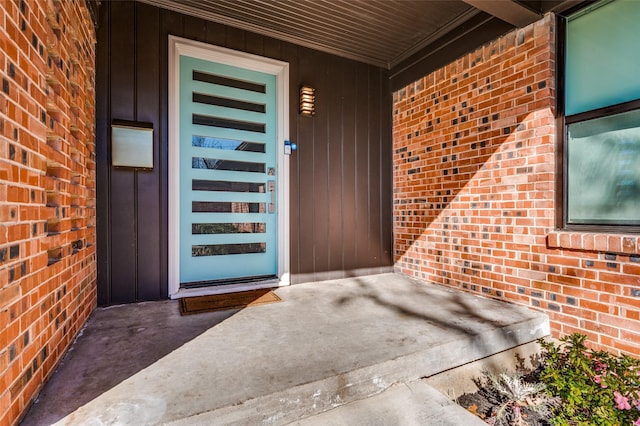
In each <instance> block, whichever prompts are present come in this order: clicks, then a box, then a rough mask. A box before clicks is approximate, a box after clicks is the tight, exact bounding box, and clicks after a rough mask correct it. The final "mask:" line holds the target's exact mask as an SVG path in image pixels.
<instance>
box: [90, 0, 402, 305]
mask: <svg viewBox="0 0 640 426" xmlns="http://www.w3.org/2000/svg"><path fill="white" fill-rule="evenodd" d="M169 34H171V35H176V36H180V37H185V38H189V39H193V40H198V41H203V42H207V43H210V44H215V45H218V46H223V47H227V48H231V49H236V50H240V51H245V52H249V53H253V54H257V55H261V56H266V57H270V58H274V59H278V60H282V61H286V62H288V63H289V64H290V96H291V99H290V107H291V110H290V137H291V140H292V141H293V142H296V143H297V144H298V147H299V149H298V151H297V152H295V153H294V154H293V155H292V156H291V158H290V161H291V163H290V164H291V182H290V188H291V221H290V240H291V259H290V260H291V266H290V270H291V274H292V282H293V283H299V282H306V281H315V280H323V279H330V278H340V277H346V276H353V275H363V274H368V273H378V272H383V271H387V270H389V267H390V266H391V265H392V255H391V252H392V234H391V233H392V219H391V211H392V206H391V196H392V194H391V190H392V189H391V92H390V86H389V75H388V71H387V70H384V69H381V68H377V67H374V66H369V65H365V64H362V63H358V62H355V61H352V60H348V59H344V58H340V57H337V56H332V55H329V54H326V53H322V52H318V51H314V50H311V49H308V48H304V47H300V46H296V45H293V44H290V43H286V42H282V41H279V40H275V39H271V38H268V37H264V36H261V35H257V34H253V33H250V32H246V31H242V30H238V29H236V28H231V27H227V26H224V25H221V24H218V23H215V22H208V21H204V20H201V19H198V18H195V17H191V16H185V15H181V14H179V13H175V12H171V11H167V10H163V9H158V8H155V7H153V6H149V5H146V4H142V3H134V2H122V1H119V2H103V3H102V5H101V7H100V14H99V28H98V58H97V94H98V99H97V121H98V122H97V167H98V170H97V185H98V235H99V240H98V258H99V259H98V262H99V270H98V289H99V303H100V304H101V305H108V304H117V303H127V302H134V301H142V300H156V299H163V298H166V297H167V248H168V247H167V244H168V243H167V211H168V206H167V191H168V174H167V167H168V166H167V149H168V145H167V118H168V112H167V101H168V99H167V98H168V96H167V73H168V70H167V68H168V62H167V60H168V56H167V55H168V35H169ZM302 84H309V85H311V86H313V87H315V88H316V99H317V101H316V111H317V113H316V115H315V116H314V117H313V118H308V117H301V116H299V115H298V113H297V106H298V100H297V93H298V88H299V87H300V85H302ZM112 120H131V121H140V122H147V123H152V124H153V126H154V146H155V151H154V164H155V167H154V169H153V170H150V171H142V170H138V171H134V170H130V169H118V168H113V167H111V166H110V160H111V159H110V152H111V147H110V124H111V122H112Z"/></svg>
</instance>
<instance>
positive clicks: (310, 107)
mask: <svg viewBox="0 0 640 426" xmlns="http://www.w3.org/2000/svg"><path fill="white" fill-rule="evenodd" d="M315 113H316V89H314V88H313V87H311V86H302V87H300V115H304V116H306V117H311V116H313V115H314V114H315Z"/></svg>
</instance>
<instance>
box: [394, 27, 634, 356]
mask: <svg viewBox="0 0 640 426" xmlns="http://www.w3.org/2000/svg"><path fill="white" fill-rule="evenodd" d="M553 25H554V23H553V19H551V18H550V17H546V18H545V19H543V20H541V21H539V22H538V23H536V24H533V25H531V26H529V27H527V28H525V29H523V30H520V31H522V32H523V34H528V35H527V39H526V40H527V41H526V42H525V43H524V44H521V45H519V46H516V45H515V43H516V39H517V38H516V36H515V34H516V31H518V30H515V31H512V32H511V33H509V34H507V35H506V36H504V37H502V38H501V39H499V40H495V41H493V42H490V43H488V44H487V45H485V46H484V47H483V48H480V49H478V50H476V51H474V52H471V53H469V54H467V55H465V56H463V57H462V58H460V59H459V60H457V61H455V62H454V63H452V64H449V65H446V66H444V67H443V68H441V69H439V70H437V71H435V72H433V73H431V74H429V75H428V76H425V77H424V78H423V79H422V80H420V83H421V84H420V85H417V84H416V85H414V84H411V85H408V86H407V87H406V88H405V89H404V93H405V94H404V95H401V94H400V92H397V93H396V94H394V110H397V111H398V112H399V113H398V114H396V115H394V123H393V125H394V150H396V149H398V148H401V147H405V146H406V147H407V148H408V149H409V150H411V151H413V152H415V153H418V154H416V155H417V156H418V161H415V162H414V163H415V164H414V163H411V164H409V162H408V161H407V158H402V157H400V156H397V155H394V160H393V161H394V163H393V164H394V174H393V180H394V201H396V202H400V201H407V200H409V201H410V200H413V199H415V198H426V199H427V200H428V201H427V203H426V205H420V204H417V203H409V204H399V203H398V204H395V205H394V210H393V214H394V218H395V219H396V220H395V221H394V234H395V239H394V244H395V245H394V250H395V253H394V258H395V259H397V260H398V262H397V264H396V270H397V271H398V272H401V273H406V274H409V275H412V276H416V277H419V278H421V279H427V280H432V281H434V282H439V283H442V284H444V285H450V286H453V287H455V288H458V289H464V286H463V284H466V287H467V288H468V289H469V290H467V291H471V290H470V286H471V285H475V286H477V287H478V288H479V287H480V286H484V287H488V288H490V290H491V295H492V297H497V296H496V291H501V292H502V296H500V298H501V299H503V300H508V301H511V302H514V303H519V304H522V305H525V306H530V305H529V304H530V302H531V300H534V299H535V298H532V297H530V294H531V292H532V291H534V292H535V291H538V292H542V293H544V297H545V298H548V297H550V295H551V294H554V295H555V298H556V299H555V301H550V300H541V305H542V306H541V307H540V309H542V310H544V311H545V312H546V313H547V314H548V315H549V316H550V319H551V329H552V332H553V335H554V336H555V337H559V336H560V335H562V334H568V333H572V332H583V333H585V334H587V335H588V336H589V344H590V345H592V346H594V347H595V346H597V347H599V348H603V349H607V350H610V351H612V352H614V353H615V352H619V351H627V352H628V351H629V348H630V346H629V344H628V343H626V341H624V340H622V339H620V338H619V336H620V333H622V332H632V333H640V331H638V330H637V329H636V328H637V327H640V326H637V323H638V317H639V316H640V308H639V309H637V310H636V309H632V308H634V307H635V306H637V305H638V304H639V303H640V299H635V298H634V297H630V296H631V293H630V290H629V289H630V288H634V289H636V288H640V281H639V280H640V266H638V264H637V263H634V262H631V261H630V260H629V258H628V256H627V257H625V256H620V255H618V256H617V258H616V259H613V260H612V259H610V258H608V257H607V258H605V256H604V254H605V253H618V254H619V253H626V254H627V255H629V254H632V253H634V250H636V252H637V250H638V249H639V247H638V238H637V237H636V236H630V235H617V234H595V233H584V232H566V231H557V230H555V229H554V227H555V226H556V224H555V215H556V211H555V208H556V205H555V189H556V186H555V184H556V181H558V179H559V177H558V176H556V168H557V166H558V165H557V164H556V162H555V152H556V140H557V139H558V137H559V136H560V134H561V132H562V129H561V128H558V127H557V126H556V121H555V116H554V114H555V111H554V105H555V100H554V96H555V51H554V49H555V40H554V36H553V34H554V33H555V28H553ZM534 27H535V30H534ZM492 51H495V53H493V54H491V53H490V52H492ZM472 64H474V65H472ZM465 76H466V77H465ZM454 78H455V79H457V84H453V83H452V81H453V79H454ZM487 79H488V81H490V82H491V84H492V89H491V90H483V91H482V93H481V92H480V90H479V89H478V88H472V87H471V84H472V83H475V82H479V83H480V84H481V85H484V84H486V83H484V82H485V81H487ZM542 81H544V82H545V83H546V85H545V86H546V87H543V88H541V87H539V86H538V83H539V82H542ZM527 87H531V92H530V93H527ZM411 91H413V92H411ZM409 92H411V93H412V94H411V95H410V96H411V99H412V100H411V101H409V100H408V98H407V95H406V93H409ZM445 94H446V95H448V97H449V100H448V101H446V102H445V101H443V100H442V98H443V97H444V95H445ZM432 95H436V96H437V97H438V99H440V100H441V102H440V103H439V104H435V103H434V102H433V100H432ZM462 102H466V107H462V105H461V103H462ZM418 105H420V106H421V109H419V110H418V109H416V106H418ZM453 106H455V107H456V110H455V111H452V107H453ZM469 107H473V108H474V112H473V113H467V112H465V108H469ZM426 108H429V113H426ZM411 109H413V110H414V111H413V113H410V111H411ZM494 114H495V117H494ZM462 116H466V118H467V120H466V121H465V122H462V121H461V119H460V117H462ZM437 117H439V118H440V119H441V122H440V124H438V125H437V126H436V125H435V124H434V125H433V127H434V129H433V131H431V132H421V133H420V135H419V136H418V137H413V138H412V139H411V141H410V145H408V144H407V140H406V134H407V133H408V132H409V131H411V132H415V131H420V130H423V129H424V128H425V127H426V125H427V124H426V123H428V121H433V122H434V123H435V119H436V118H437ZM452 120H458V123H457V124H453V123H452ZM518 126H519V127H518ZM505 129H506V130H505ZM453 141H456V146H453V144H452V142H453ZM445 143H446V147H443V144H445ZM482 144H483V145H484V146H482ZM427 147H429V148H430V150H429V151H428V152H427V151H426V149H427ZM454 155H455V160H454V159H453V156H454ZM445 156H446V157H447V158H446V161H445V158H444V157H445ZM417 164H420V167H423V171H422V172H421V173H416V174H414V175H407V172H408V170H409V169H411V168H413V167H414V166H415V165H417ZM424 168H426V169H428V170H424ZM454 169H457V171H458V173H457V174H453V170H454ZM444 170H447V175H444ZM446 190H449V191H451V193H450V194H446V195H445V193H446ZM438 193H439V194H438ZM445 196H446V197H447V201H446V202H445V201H444V197H445ZM438 204H440V208H438V207H436V206H437V205H438ZM408 212H411V213H414V212H416V213H418V214H420V213H423V215H421V216H417V215H416V216H413V215H408ZM446 218H448V221H446ZM453 218H457V220H458V222H457V223H455V222H453ZM463 219H464V220H465V222H463ZM445 223H446V224H447V228H444V226H443V225H444V224H445ZM454 224H455V225H456V227H457V229H454V228H453V225H454ZM497 228H499V229H497ZM445 239H447V240H446V241H447V242H445ZM456 246H458V248H454V247H456ZM418 247H428V250H422V249H421V248H418ZM465 249H466V251H464V250H465ZM411 260H413V261H414V263H410V261H411ZM443 273H446V274H447V279H443V277H442V274H443ZM521 289H523V291H522V292H521ZM479 291H480V290H479V289H478V290H477V292H479ZM572 299H573V300H572ZM569 301H571V303H569ZM548 303H556V304H559V305H561V310H562V311H561V312H557V311H555V310H549V309H548ZM601 319H602V321H601ZM634 324H636V325H634ZM624 345H627V346H624Z"/></svg>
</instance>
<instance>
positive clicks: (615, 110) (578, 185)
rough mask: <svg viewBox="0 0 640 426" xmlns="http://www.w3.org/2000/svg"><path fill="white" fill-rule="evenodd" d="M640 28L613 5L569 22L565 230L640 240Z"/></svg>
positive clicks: (633, 15) (628, 4) (628, 10)
mask: <svg viewBox="0 0 640 426" xmlns="http://www.w3.org/2000/svg"><path fill="white" fill-rule="evenodd" d="M639 21H640V2H638V1H636V0H606V1H601V2H598V3H595V4H592V5H590V6H589V7H587V8H584V9H582V10H580V11H578V12H575V13H573V14H570V15H569V16H568V17H567V18H566V21H565V22H564V25H563V27H564V29H565V34H564V117H565V133H564V147H563V180H564V182H563V225H564V228H565V229H570V230H571V229H573V230H588V231H592V232H600V231H607V232H640V54H638V46H640V32H638V31H637V22H639ZM560 59H561V60H562V58H560Z"/></svg>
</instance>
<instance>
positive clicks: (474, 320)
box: [335, 277, 523, 371]
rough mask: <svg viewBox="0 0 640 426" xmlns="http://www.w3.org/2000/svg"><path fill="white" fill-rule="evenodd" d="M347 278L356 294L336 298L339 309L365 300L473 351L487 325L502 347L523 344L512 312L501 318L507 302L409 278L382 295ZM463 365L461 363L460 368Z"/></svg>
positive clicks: (498, 368)
mask: <svg viewBox="0 0 640 426" xmlns="http://www.w3.org/2000/svg"><path fill="white" fill-rule="evenodd" d="M349 279H350V280H351V281H353V282H354V283H356V285H357V287H358V288H359V291H357V292H355V293H351V294H347V295H344V296H341V297H339V298H337V299H336V301H335V303H336V305H338V306H347V305H349V304H352V303H354V302H355V301H356V300H358V299H366V300H369V301H370V302H373V303H375V304H376V305H378V306H380V307H383V308H386V309H389V310H391V311H393V312H395V313H397V314H399V315H402V316H405V317H409V318H413V319H417V320H420V321H424V322H426V323H429V324H430V325H431V326H434V327H437V328H438V329H440V330H442V331H444V332H446V333H454V334H457V335H460V336H462V337H468V338H469V339H468V345H475V346H476V347H475V348H473V349H474V350H480V351H481V350H483V348H484V347H486V345H487V343H488V342H485V341H483V340H482V339H478V336H479V335H480V334H482V333H483V332H485V331H486V328H487V327H485V326H486V325H490V328H491V329H494V330H495V331H497V332H498V333H499V334H500V336H499V338H500V340H502V341H503V342H504V343H506V345H505V346H507V347H509V348H512V347H516V346H518V345H521V344H523V341H522V339H521V337H520V336H518V335H517V333H514V332H513V330H512V329H510V328H509V325H511V324H513V322H514V317H513V312H512V311H511V310H508V311H506V312H508V315H507V316H504V312H505V311H503V310H502V307H508V306H513V305H510V304H509V303H507V302H504V301H497V300H495V299H491V298H483V297H481V296H478V295H474V294H470V293H465V292H462V291H460V290H457V289H453V288H451V287H448V286H444V285H440V284H433V283H426V282H424V281H420V280H418V279H415V278H411V277H405V279H406V280H407V281H410V282H413V284H414V285H413V286H412V287H410V288H403V289H394V293H393V294H390V293H389V292H385V291H384V287H383V286H380V285H372V284H370V283H368V282H367V280H365V279H363V278H359V277H350V278H349ZM434 290H435V292H434ZM480 301H482V302H480ZM474 302H476V303H475V304H474ZM487 304H489V305H491V304H493V305H495V309H487V307H488V306H487ZM516 321H517V320H516ZM469 349H471V348H469ZM491 355H493V353H492V354H491ZM462 364H464V363H462V362H461V363H460V364H459V365H462ZM455 367H457V365H456V363H455V360H452V364H451V368H455ZM485 368H486V369H488V370H493V371H502V370H504V366H502V365H494V364H493V363H492V362H491V361H488V362H487V364H486V365H485Z"/></svg>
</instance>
